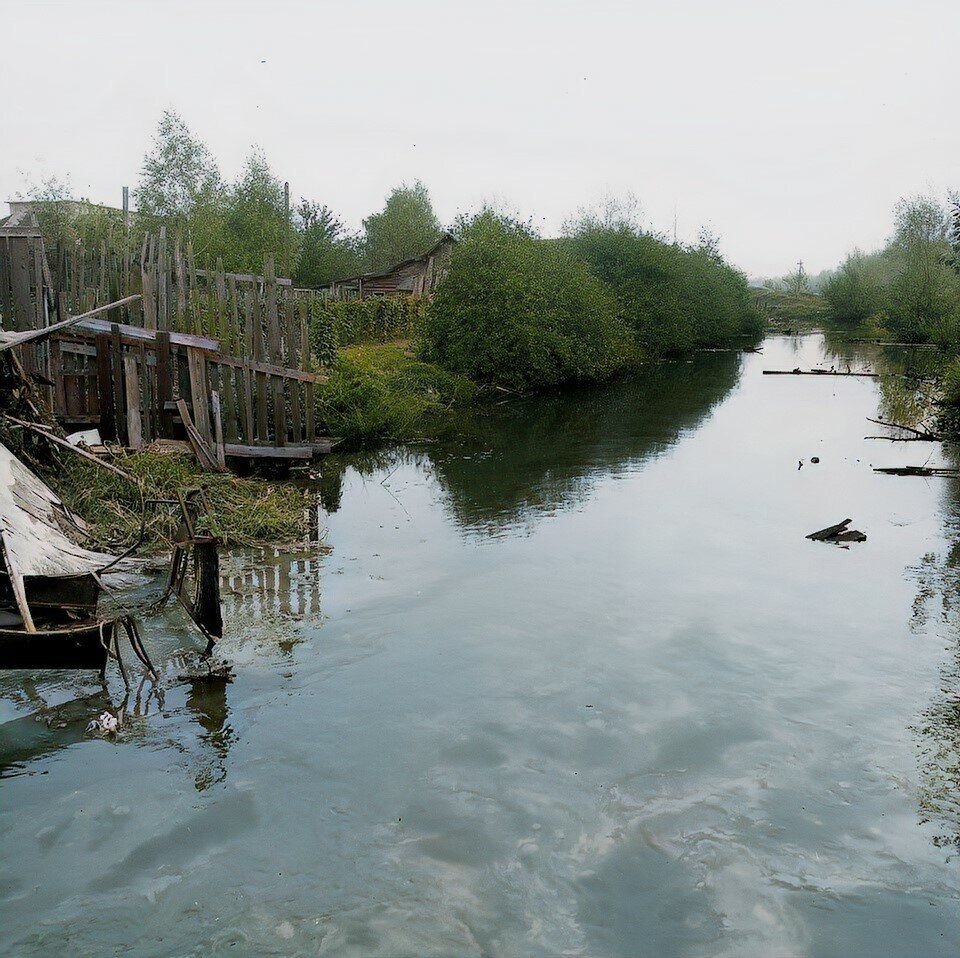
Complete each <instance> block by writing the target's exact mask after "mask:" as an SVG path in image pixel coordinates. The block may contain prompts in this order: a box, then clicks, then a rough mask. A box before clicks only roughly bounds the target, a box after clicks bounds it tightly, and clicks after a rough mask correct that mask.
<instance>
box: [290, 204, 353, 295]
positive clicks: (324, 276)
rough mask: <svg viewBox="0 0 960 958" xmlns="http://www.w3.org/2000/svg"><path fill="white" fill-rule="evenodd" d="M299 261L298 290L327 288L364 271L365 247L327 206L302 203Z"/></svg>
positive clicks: (296, 277)
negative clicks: (329, 284)
mask: <svg viewBox="0 0 960 958" xmlns="http://www.w3.org/2000/svg"><path fill="white" fill-rule="evenodd" d="M296 214H297V221H298V222H297V228H298V231H299V234H300V259H299V261H298V263H297V271H296V274H295V277H294V278H295V280H296V284H297V286H304V287H314V288H316V287H319V286H325V285H327V284H328V283H330V282H332V281H333V280H335V279H343V278H344V277H346V276H352V275H356V274H358V273H359V272H360V271H361V270H362V269H363V246H362V242H361V240H360V238H359V237H357V236H354V235H352V234H351V233H349V232H348V230H347V228H346V227H345V226H344V225H343V223H342V222H341V221H340V220H339V219H338V218H337V216H336V214H335V213H334V212H333V210H331V209H330V208H329V207H328V206H321V205H320V204H319V203H314V202H313V201H311V200H306V199H304V200H301V201H300V203H299V204H298V206H297V210H296Z"/></svg>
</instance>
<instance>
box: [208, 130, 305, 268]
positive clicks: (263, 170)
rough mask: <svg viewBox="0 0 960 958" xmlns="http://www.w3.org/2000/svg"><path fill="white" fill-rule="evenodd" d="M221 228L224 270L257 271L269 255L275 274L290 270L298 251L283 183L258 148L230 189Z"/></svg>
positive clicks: (251, 154) (250, 156)
mask: <svg viewBox="0 0 960 958" xmlns="http://www.w3.org/2000/svg"><path fill="white" fill-rule="evenodd" d="M224 231H225V241H226V249H225V251H224V254H223V255H224V263H225V265H226V267H227V269H230V270H235V271H237V272H251V273H259V272H260V271H261V270H262V269H263V260H264V257H265V256H272V257H273V258H274V260H275V262H276V267H277V271H278V273H288V272H292V271H293V269H294V266H295V264H296V258H297V252H298V251H297V248H296V247H297V243H296V236H295V234H294V231H293V227H292V224H291V222H290V220H289V217H288V213H287V209H286V203H285V199H284V186H283V183H282V182H281V181H280V179H279V178H278V177H277V176H276V175H274V173H273V170H271V169H270V164H269V163H268V162H267V158H266V156H265V155H264V153H263V151H262V150H259V149H254V150H253V151H252V152H251V153H250V155H249V156H248V157H247V160H246V163H245V164H244V167H243V175H242V176H241V177H240V180H239V181H238V182H237V183H236V184H234V186H232V187H231V188H230V191H229V198H228V201H227V212H226V218H225V221H224Z"/></svg>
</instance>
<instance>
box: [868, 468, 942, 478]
mask: <svg viewBox="0 0 960 958" xmlns="http://www.w3.org/2000/svg"><path fill="white" fill-rule="evenodd" d="M873 471H874V472H882V473H883V474H884V475H885V476H946V477H951V476H953V477H956V476H960V469H958V468H957V467H955V466H876V467H874V470H873Z"/></svg>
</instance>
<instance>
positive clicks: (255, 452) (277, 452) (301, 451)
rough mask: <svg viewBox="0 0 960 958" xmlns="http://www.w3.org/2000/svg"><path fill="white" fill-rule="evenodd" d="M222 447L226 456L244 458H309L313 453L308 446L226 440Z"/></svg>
mask: <svg viewBox="0 0 960 958" xmlns="http://www.w3.org/2000/svg"><path fill="white" fill-rule="evenodd" d="M223 448H224V452H225V453H226V454H227V455H228V456H238V457H240V458H244V459H309V458H310V457H311V456H312V455H313V449H312V448H311V447H310V446H245V445H241V444H239V443H233V442H228V443H226V444H225V445H224V447H223Z"/></svg>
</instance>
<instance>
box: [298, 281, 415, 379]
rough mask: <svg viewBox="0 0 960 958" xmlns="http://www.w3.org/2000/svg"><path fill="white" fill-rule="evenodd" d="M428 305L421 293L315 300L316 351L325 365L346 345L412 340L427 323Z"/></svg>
mask: <svg viewBox="0 0 960 958" xmlns="http://www.w3.org/2000/svg"><path fill="white" fill-rule="evenodd" d="M426 305H427V301H426V300H425V299H423V298H421V297H419V296H409V297H404V298H403V299H392V298H388V297H377V298H373V299H355V300H345V301H337V300H327V301H326V302H320V301H318V302H314V303H313V304H312V306H311V317H310V333H311V348H312V350H313V354H314V355H315V356H316V357H317V360H318V361H319V362H320V364H321V365H324V366H329V365H332V364H333V363H334V361H335V360H336V357H337V350H338V349H339V348H340V347H343V346H356V345H359V344H360V343H384V342H387V341H389V340H397V339H402V340H408V339H412V338H413V337H414V336H415V335H416V334H417V332H418V331H419V329H420V328H421V327H422V325H423V321H424V317H425V316H426Z"/></svg>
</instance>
